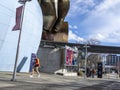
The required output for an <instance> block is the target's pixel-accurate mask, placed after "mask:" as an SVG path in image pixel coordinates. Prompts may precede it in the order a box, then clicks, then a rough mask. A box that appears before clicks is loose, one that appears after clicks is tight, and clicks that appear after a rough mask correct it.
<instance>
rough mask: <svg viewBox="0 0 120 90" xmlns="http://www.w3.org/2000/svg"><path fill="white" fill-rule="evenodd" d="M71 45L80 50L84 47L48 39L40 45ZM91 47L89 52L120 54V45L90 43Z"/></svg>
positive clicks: (61, 46) (53, 46)
mask: <svg viewBox="0 0 120 90" xmlns="http://www.w3.org/2000/svg"><path fill="white" fill-rule="evenodd" d="M66 45H67V46H70V47H75V46H76V47H78V49H79V50H82V49H84V46H85V45H84V44H76V43H65V42H51V41H46V40H42V41H41V44H40V47H51V48H56V47H58V48H63V47H65V46H66ZM88 46H89V48H87V49H88V52H91V53H109V54H120V47H116V46H103V45H88Z"/></svg>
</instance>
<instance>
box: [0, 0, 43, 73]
mask: <svg viewBox="0 0 120 90" xmlns="http://www.w3.org/2000/svg"><path fill="white" fill-rule="evenodd" d="M19 6H21V4H19V3H18V2H17V0H1V1H0V71H13V69H14V63H15V56H16V49H17V43H18V35H19V30H18V31H12V28H13V27H14V25H15V18H16V8H17V7H19ZM42 27H43V16H42V11H41V8H40V6H39V4H38V2H37V0H32V1H31V2H27V3H26V6H25V12H24V20H23V27H22V36H21V42H20V51H19V58H18V65H19V64H20V63H21V61H22V59H23V58H24V57H27V61H26V62H25V63H24V65H23V66H22V68H21V70H20V71H21V72H28V71H29V66H30V60H31V53H36V52H37V50H38V47H39V43H40V40H41V34H42Z"/></svg>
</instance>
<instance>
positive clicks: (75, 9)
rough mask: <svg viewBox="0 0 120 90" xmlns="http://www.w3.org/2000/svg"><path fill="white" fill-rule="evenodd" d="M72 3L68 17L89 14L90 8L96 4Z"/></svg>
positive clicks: (83, 0) (80, 0)
mask: <svg viewBox="0 0 120 90" xmlns="http://www.w3.org/2000/svg"><path fill="white" fill-rule="evenodd" d="M70 3H71V5H70V10H69V13H68V17H72V16H76V15H78V14H84V13H87V12H89V8H88V7H93V6H95V3H94V1H93V0H71V1H70Z"/></svg>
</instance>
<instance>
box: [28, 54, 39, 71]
mask: <svg viewBox="0 0 120 90" xmlns="http://www.w3.org/2000/svg"><path fill="white" fill-rule="evenodd" d="M36 57H37V56H36V54H35V53H32V54H31V61H30V68H29V72H31V71H32V68H33V63H34V60H35V58H36Z"/></svg>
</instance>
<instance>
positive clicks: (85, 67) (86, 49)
mask: <svg viewBox="0 0 120 90" xmlns="http://www.w3.org/2000/svg"><path fill="white" fill-rule="evenodd" d="M83 47H84V48H85V75H84V79H86V73H87V72H86V69H87V67H86V66H87V53H88V52H87V48H89V47H90V46H87V44H85V46H83Z"/></svg>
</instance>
